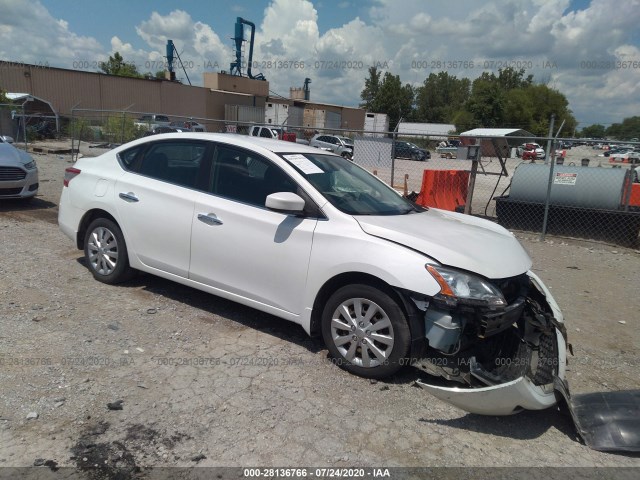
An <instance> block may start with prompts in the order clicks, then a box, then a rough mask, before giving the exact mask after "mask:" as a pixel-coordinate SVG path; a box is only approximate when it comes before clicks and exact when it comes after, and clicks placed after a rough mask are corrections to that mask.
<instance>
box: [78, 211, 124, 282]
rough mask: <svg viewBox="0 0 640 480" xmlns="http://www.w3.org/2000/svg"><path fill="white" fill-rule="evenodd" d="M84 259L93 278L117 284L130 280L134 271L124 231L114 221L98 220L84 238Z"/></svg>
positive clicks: (88, 229) (91, 225)
mask: <svg viewBox="0 0 640 480" xmlns="http://www.w3.org/2000/svg"><path fill="white" fill-rule="evenodd" d="M84 257H85V260H86V261H87V266H88V267H89V270H91V273H92V275H93V278H95V279H96V280H98V281H99V282H102V283H108V284H115V283H121V282H124V281H126V280H129V279H130V278H131V277H132V276H133V274H134V270H133V269H132V268H131V267H130V266H129V257H128V252H127V245H126V243H125V241H124V236H123V235H122V230H120V227H119V226H118V225H117V224H116V223H114V222H113V221H111V220H109V219H106V218H97V219H95V220H94V221H93V222H91V224H90V225H89V228H87V233H86V234H85V236H84Z"/></svg>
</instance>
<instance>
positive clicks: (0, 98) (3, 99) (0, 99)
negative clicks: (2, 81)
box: [0, 88, 9, 103]
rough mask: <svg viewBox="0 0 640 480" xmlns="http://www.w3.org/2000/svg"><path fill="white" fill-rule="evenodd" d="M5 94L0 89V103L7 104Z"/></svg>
mask: <svg viewBox="0 0 640 480" xmlns="http://www.w3.org/2000/svg"><path fill="white" fill-rule="evenodd" d="M6 93H7V92H5V91H4V90H2V89H1V88H0V103H9V99H8V98H7V96H6V95H5V94H6Z"/></svg>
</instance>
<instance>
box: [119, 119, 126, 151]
mask: <svg viewBox="0 0 640 480" xmlns="http://www.w3.org/2000/svg"><path fill="white" fill-rule="evenodd" d="M125 119H126V117H125V112H124V111H123V112H122V136H121V137H120V143H124V123H125Z"/></svg>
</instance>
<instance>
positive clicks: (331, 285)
mask: <svg viewBox="0 0 640 480" xmlns="http://www.w3.org/2000/svg"><path fill="white" fill-rule="evenodd" d="M353 284H364V285H369V286H372V287H376V288H379V289H380V290H383V291H384V292H385V293H387V294H388V295H390V296H391V298H393V299H394V300H395V301H396V302H397V303H398V305H399V306H400V308H401V309H402V310H403V311H404V313H405V315H406V314H407V311H406V308H405V307H406V305H405V302H404V301H403V300H402V298H400V295H399V294H398V292H397V291H396V290H395V289H394V288H393V287H391V286H390V285H389V284H388V283H386V282H384V281H382V280H380V279H379V278H378V277H375V276H373V275H369V274H367V273H362V272H347V273H341V274H340V275H336V276H335V277H333V278H332V279H330V280H328V281H327V282H326V283H325V284H324V285H323V286H322V288H320V291H319V292H318V295H316V299H315V301H314V302H313V310H312V311H311V335H313V336H318V335H320V331H321V330H320V328H321V327H320V322H321V321H322V310H323V309H324V305H325V304H326V303H327V301H328V300H329V297H331V295H333V293H334V292H335V291H336V290H338V289H340V288H342V287H344V286H346V285H353Z"/></svg>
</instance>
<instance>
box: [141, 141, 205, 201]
mask: <svg viewBox="0 0 640 480" xmlns="http://www.w3.org/2000/svg"><path fill="white" fill-rule="evenodd" d="M206 150H207V146H206V143H204V142H193V141H175V142H173V141H172V142H161V143H156V144H152V145H151V147H149V149H148V150H147V151H146V153H145V154H144V158H142V160H141V162H140V164H139V166H138V169H137V173H139V174H141V175H145V176H147V177H151V178H155V179H156V180H162V181H165V182H169V183H174V184H176V185H180V186H183V187H188V188H197V189H199V190H204V189H206V186H207V184H208V178H202V177H203V176H202V174H201V172H202V171H204V169H205V167H206V166H204V160H205V152H206Z"/></svg>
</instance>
